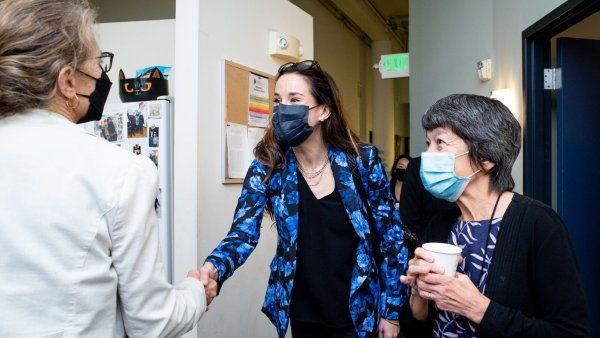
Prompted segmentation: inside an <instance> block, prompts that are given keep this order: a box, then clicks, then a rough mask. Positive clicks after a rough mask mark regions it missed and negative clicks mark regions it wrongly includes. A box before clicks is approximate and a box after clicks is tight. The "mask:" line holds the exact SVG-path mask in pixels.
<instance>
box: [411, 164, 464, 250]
mask: <svg viewBox="0 0 600 338" xmlns="http://www.w3.org/2000/svg"><path fill="white" fill-rule="evenodd" d="M455 206H456V204H454V203H451V202H448V201H446V200H442V199H438V198H435V197H433V195H431V194H430V193H429V191H427V190H426V189H425V186H423V182H422V181H421V157H414V158H413V159H412V160H411V161H410V162H409V163H408V166H407V167H406V174H405V176H404V181H403V183H402V198H401V199H400V216H401V217H402V223H404V225H406V227H408V229H410V230H411V231H412V232H413V233H414V234H415V235H417V238H418V239H419V243H423V241H421V238H423V234H424V233H425V228H426V227H427V224H429V220H430V219H431V217H432V216H433V215H435V214H437V213H438V212H441V211H444V210H447V209H450V208H453V207H455Z"/></svg>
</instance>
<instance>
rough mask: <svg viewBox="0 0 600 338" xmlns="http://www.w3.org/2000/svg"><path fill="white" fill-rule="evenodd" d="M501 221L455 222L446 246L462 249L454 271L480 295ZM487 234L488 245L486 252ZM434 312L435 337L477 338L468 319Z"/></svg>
mask: <svg viewBox="0 0 600 338" xmlns="http://www.w3.org/2000/svg"><path fill="white" fill-rule="evenodd" d="M501 221H502V218H501V217H499V218H495V219H494V220H492V222H491V224H490V221H489V220H487V221H473V222H470V221H460V220H457V221H456V223H455V224H454V226H453V227H452V231H450V238H449V239H448V243H450V244H454V245H456V246H459V247H461V248H462V250H463V251H462V256H463V262H462V263H461V264H460V265H459V266H458V268H457V269H456V270H457V271H458V272H460V273H464V274H466V275H467V276H469V278H470V279H471V281H473V283H474V284H475V285H476V286H477V289H479V292H481V293H484V292H485V285H486V281H487V276H488V269H489V267H490V264H491V262H492V254H493V252H494V248H495V247H496V238H498V232H499V231H500V223H501ZM490 226H491V231H490ZM488 233H489V243H488V246H487V249H486V248H485V244H486V240H487V236H488ZM482 267H483V270H482ZM436 312H437V314H436V316H437V317H436V319H435V325H434V328H433V331H434V337H439V338H463V337H468V338H471V337H476V334H475V331H476V326H475V324H474V323H472V322H471V321H470V320H468V319H467V318H465V317H462V316H459V315H456V314H454V313H450V312H446V311H439V310H438V311H436Z"/></svg>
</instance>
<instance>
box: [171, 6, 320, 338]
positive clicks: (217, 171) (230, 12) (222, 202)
mask: <svg viewBox="0 0 600 338" xmlns="http://www.w3.org/2000/svg"><path fill="white" fill-rule="evenodd" d="M178 2H179V1H178ZM199 13H200V20H199V22H200V27H199V57H198V71H199V73H198V74H199V79H200V86H199V88H198V91H197V93H196V95H197V99H198V101H199V109H198V122H197V125H196V127H197V134H198V166H197V172H198V175H197V177H198V261H199V264H201V263H202V262H203V261H204V259H205V257H206V256H207V255H208V254H209V253H210V251H212V249H213V248H214V247H215V246H216V245H217V244H218V242H219V241H220V240H222V239H223V238H224V236H225V235H226V234H227V231H228V230H229V228H230V225H231V221H232V216H233V212H234V209H235V205H236V202H237V198H238V197H239V193H240V189H241V186H240V185H229V186H226V185H222V184H221V173H222V170H223V168H222V158H221V146H222V142H224V140H223V134H222V128H223V117H222V111H223V96H222V89H223V78H222V70H223V61H224V60H226V59H230V60H232V61H234V62H237V63H240V64H243V65H246V66H249V67H252V68H255V69H258V70H261V71H264V72H267V73H271V74H274V73H275V72H276V71H277V68H278V67H279V65H280V64H282V63H284V61H281V60H278V59H274V58H271V57H270V56H269V55H268V52H267V51H268V32H269V30H270V29H274V30H279V31H282V32H286V33H288V34H291V35H293V36H295V37H297V38H299V39H300V40H301V41H302V45H303V47H304V58H306V59H311V58H313V28H312V27H313V22H312V17H311V16H309V15H308V14H306V13H304V12H303V11H302V10H300V9H299V8H297V7H296V6H294V5H293V4H291V3H290V2H288V1H286V0H255V1H234V0H223V1H212V0H205V1H201V2H200V8H199ZM178 19H179V17H178ZM181 71H182V70H180V72H181ZM276 236H277V234H276V231H275V228H274V227H272V226H271V223H270V222H269V221H268V220H266V221H264V222H263V225H262V232H261V239H260V242H259V245H258V247H257V248H256V250H255V251H254V253H253V254H252V255H251V256H250V258H249V259H248V261H247V262H246V264H245V265H244V266H242V267H241V268H240V269H238V271H236V273H235V274H234V276H233V277H232V278H231V279H229V280H228V281H227V282H226V283H225V285H224V286H223V288H222V290H221V294H220V295H219V297H217V298H216V299H215V302H214V303H213V305H211V310H210V311H209V312H208V313H206V314H205V315H204V317H203V319H202V320H201V322H200V328H199V336H200V337H211V338H212V337H223V338H229V337H261V338H263V337H265V338H266V337H276V331H275V328H274V327H273V326H272V325H271V323H270V322H269V321H268V319H267V318H266V316H265V315H263V314H262V313H261V312H260V309H261V306H262V303H263V300H264V293H265V289H266V286H267V280H268V270H269V262H270V261H271V259H272V258H273V256H274V255H275V247H276Z"/></svg>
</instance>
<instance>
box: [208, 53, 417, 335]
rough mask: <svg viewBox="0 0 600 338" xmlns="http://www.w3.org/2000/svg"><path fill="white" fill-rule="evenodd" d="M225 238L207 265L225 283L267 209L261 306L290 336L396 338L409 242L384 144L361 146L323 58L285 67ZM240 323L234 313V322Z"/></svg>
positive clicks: (251, 243)
mask: <svg viewBox="0 0 600 338" xmlns="http://www.w3.org/2000/svg"><path fill="white" fill-rule="evenodd" d="M274 105H275V108H274V113H273V118H272V123H271V125H270V127H269V128H268V129H267V133H266V136H265V138H264V139H263V140H262V141H261V142H260V143H259V144H258V146H257V147H256V148H255V150H254V153H255V156H256V160H255V161H254V162H253V163H252V165H251V166H250V169H249V170H248V174H247V176H246V179H245V181H244V185H243V188H242V194H241V196H240V199H239V201H238V206H237V209H236V212H235V217H234V220H233V226H232V228H231V230H230V231H229V234H228V235H227V237H226V238H225V239H224V240H223V241H222V242H221V243H220V244H219V245H218V246H217V248H216V249H215V250H214V251H213V252H212V253H211V254H210V256H208V258H207V259H206V263H205V264H204V266H203V267H202V269H201V272H202V273H203V274H205V275H208V276H209V277H210V278H212V279H214V280H216V281H217V282H218V285H219V287H221V286H222V285H223V282H225V280H227V279H228V278H229V277H231V276H232V274H233V272H234V271H235V270H236V269H237V268H238V267H240V266H241V265H242V264H243V263H244V262H245V260H246V259H247V258H248V256H249V255H250V254H251V253H252V251H253V250H254V248H255V246H256V245H257V242H258V237H259V234H260V225H261V222H262V219H263V212H264V211H265V210H266V211H267V213H268V214H269V215H270V216H271V218H272V219H273V220H274V221H275V225H276V227H277V234H278V236H279V239H278V247H277V252H276V254H275V258H274V259H273V261H272V263H271V266H270V267H271V277H270V278H269V284H268V286H267V294H266V297H265V303H264V307H263V312H264V313H265V314H266V315H267V317H268V318H269V319H270V320H271V322H272V323H273V324H274V325H275V327H276V329H277V333H278V336H279V337H284V336H285V334H286V332H287V328H288V324H289V323H290V322H291V331H292V337H294V338H302V337H385V338H389V337H396V336H397V335H398V333H399V326H398V311H399V309H400V306H401V305H402V304H403V303H404V302H405V300H406V299H407V297H406V293H407V292H408V288H407V287H403V286H402V285H401V284H400V274H401V273H402V271H404V270H405V263H406V255H407V250H406V247H405V246H404V244H403V242H402V228H401V226H400V217H399V215H398V212H397V211H396V210H395V208H394V198H393V196H392V194H391V192H390V189H389V183H388V180H387V178H386V175H385V172H384V168H383V166H382V164H381V160H380V159H379V156H378V155H377V149H376V148H375V147H373V146H370V145H365V144H361V143H360V142H359V140H358V137H357V136H356V135H355V134H354V133H353V132H352V131H351V130H350V128H349V127H348V123H347V122H346V119H345V117H344V108H343V106H342V102H341V98H340V93H339V91H338V88H337V86H336V84H335V82H334V81H333V79H332V78H331V76H329V74H327V73H326V72H325V71H323V70H322V69H321V68H320V66H319V64H318V63H317V62H316V61H303V62H299V63H289V64H286V65H283V66H282V67H281V68H280V69H279V72H278V75H277V83H276V86H275V94H274ZM232 323H233V321H232Z"/></svg>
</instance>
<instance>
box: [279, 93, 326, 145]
mask: <svg viewBox="0 0 600 338" xmlns="http://www.w3.org/2000/svg"><path fill="white" fill-rule="evenodd" d="M315 107H316V106H315ZM315 107H312V108H309V107H308V106H304V105H287V104H281V103H280V104H278V105H277V106H275V109H274V110H273V128H274V129H275V138H277V141H279V142H280V143H282V144H283V145H286V146H290V147H297V146H299V145H300V144H302V142H304V141H306V139H307V138H308V137H309V136H310V134H312V132H313V130H314V129H315V128H314V127H311V126H310V125H309V124H308V111H309V110H311V109H313V108H315Z"/></svg>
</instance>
